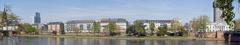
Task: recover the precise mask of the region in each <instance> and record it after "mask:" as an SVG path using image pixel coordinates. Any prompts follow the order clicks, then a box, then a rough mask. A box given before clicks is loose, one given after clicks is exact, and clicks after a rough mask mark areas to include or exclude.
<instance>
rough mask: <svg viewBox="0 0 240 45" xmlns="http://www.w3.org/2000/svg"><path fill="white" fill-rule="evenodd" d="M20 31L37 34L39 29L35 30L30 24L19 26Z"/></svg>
mask: <svg viewBox="0 0 240 45" xmlns="http://www.w3.org/2000/svg"><path fill="white" fill-rule="evenodd" d="M17 30H18V31H24V32H26V33H34V32H37V29H36V28H34V27H33V26H32V25H31V24H29V23H22V24H19V28H17Z"/></svg>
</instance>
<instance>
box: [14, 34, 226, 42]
mask: <svg viewBox="0 0 240 45" xmlns="http://www.w3.org/2000/svg"><path fill="white" fill-rule="evenodd" d="M16 36H17V37H58V38H82V39H120V40H121V39H122V40H219V41H224V39H223V38H193V37H173V36H165V37H158V36H146V37H134V36H74V35H57V36H54V35H16Z"/></svg>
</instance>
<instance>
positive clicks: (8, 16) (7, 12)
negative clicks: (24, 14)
mask: <svg viewBox="0 0 240 45" xmlns="http://www.w3.org/2000/svg"><path fill="white" fill-rule="evenodd" d="M0 19H1V20H0V27H4V26H7V25H8V23H9V22H11V21H13V20H15V21H17V23H18V20H19V18H18V16H16V15H15V14H14V13H12V12H11V9H10V8H9V7H7V6H6V7H4V10H3V11H0Z"/></svg>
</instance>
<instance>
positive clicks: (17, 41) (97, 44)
mask: <svg viewBox="0 0 240 45" xmlns="http://www.w3.org/2000/svg"><path fill="white" fill-rule="evenodd" d="M239 44H240V43H238V42H232V43H225V42H224V41H203V40H119V39H79V38H58V37H48V38H47V37H11V38H9V37H3V38H0V45H239Z"/></svg>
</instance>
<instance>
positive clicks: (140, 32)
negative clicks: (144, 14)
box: [134, 21, 145, 36]
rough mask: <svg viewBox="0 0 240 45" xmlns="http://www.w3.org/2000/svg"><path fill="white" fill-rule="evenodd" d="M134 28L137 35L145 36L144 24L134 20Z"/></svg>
mask: <svg viewBox="0 0 240 45" xmlns="http://www.w3.org/2000/svg"><path fill="white" fill-rule="evenodd" d="M134 28H135V30H136V32H137V36H145V29H144V25H143V23H142V22H141V21H136V22H134Z"/></svg>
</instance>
